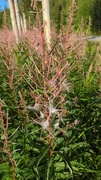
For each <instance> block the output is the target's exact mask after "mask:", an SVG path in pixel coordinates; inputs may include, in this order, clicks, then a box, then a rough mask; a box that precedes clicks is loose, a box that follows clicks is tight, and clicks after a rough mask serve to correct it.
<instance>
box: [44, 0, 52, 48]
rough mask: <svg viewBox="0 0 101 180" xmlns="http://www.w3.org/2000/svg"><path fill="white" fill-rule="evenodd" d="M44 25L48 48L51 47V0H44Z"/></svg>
mask: <svg viewBox="0 0 101 180" xmlns="http://www.w3.org/2000/svg"><path fill="white" fill-rule="evenodd" d="M42 12H43V26H44V34H45V41H46V45H47V48H48V49H49V50H50V49H51V30H50V8H49V0H42Z"/></svg>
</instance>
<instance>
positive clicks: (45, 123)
mask: <svg viewBox="0 0 101 180" xmlns="http://www.w3.org/2000/svg"><path fill="white" fill-rule="evenodd" d="M41 126H42V128H43V129H48V127H49V121H48V120H46V121H42V123H41Z"/></svg>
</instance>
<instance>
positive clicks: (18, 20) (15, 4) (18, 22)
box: [14, 0, 22, 37]
mask: <svg viewBox="0 0 101 180" xmlns="http://www.w3.org/2000/svg"><path fill="white" fill-rule="evenodd" d="M14 7H15V14H16V20H17V25H18V30H19V35H20V37H21V35H22V26H21V14H20V10H19V5H18V0H14Z"/></svg>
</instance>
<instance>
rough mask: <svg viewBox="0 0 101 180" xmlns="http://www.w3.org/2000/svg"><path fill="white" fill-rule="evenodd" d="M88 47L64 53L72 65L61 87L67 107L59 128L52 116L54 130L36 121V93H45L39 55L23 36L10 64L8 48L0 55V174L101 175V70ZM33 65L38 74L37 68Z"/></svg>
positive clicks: (57, 179)
mask: <svg viewBox="0 0 101 180" xmlns="http://www.w3.org/2000/svg"><path fill="white" fill-rule="evenodd" d="M6 53H7V52H6ZM62 53H63V52H61V54H62ZM86 53H87V54H86V55H85V56H84V57H80V58H78V57H77V56H76V53H75V52H72V54H71V57H70V56H69V57H68V58H67V61H68V62H69V63H70V67H71V71H70V72H69V75H68V76H69V77H68V78H69V82H70V83H71V88H70V90H69V92H68V93H67V92H64V93H65V97H66V102H65V110H66V111H67V112H68V113H67V114H66V116H64V117H63V119H62V121H61V122H60V126H59V127H60V129H58V128H57V129H54V128H53V126H54V123H55V122H54V121H56V120H57V116H56V115H54V116H52V118H53V121H52V123H51V124H52V136H51V135H50V134H49V132H48V131H47V129H43V128H42V126H40V123H35V122H36V121H37V122H38V117H40V114H39V112H37V111H35V109H34V110H33V108H32V107H33V106H34V104H35V96H34V95H37V94H40V97H41V96H42V95H43V88H42V87H43V79H42V69H41V63H40V61H39V59H40V56H38V55H37V54H36V53H34V52H33V51H32V50H31V49H30V48H29V47H28V44H27V41H26V42H25V43H24V44H23V43H22V44H19V45H18V46H17V47H16V48H15V49H14V50H13V54H12V59H13V60H15V61H12V66H11V64H10V61H9V60H10V57H9V53H8V54H5V56H4V57H1V58H0V63H1V71H0V107H1V110H2V112H1V115H0V122H1V124H0V137H1V139H0V151H1V152H0V179H1V180H9V179H10V180H13V179H14V175H13V174H14V173H15V174H16V179H18V180H33V179H34V180H66V179H68V180H72V179H74V180H80V179H82V180H85V179H89V177H90V179H91V180H100V177H101V172H100V169H101V135H100V131H101V125H100V124H101V123H100V119H101V115H100V112H101V105H100V104H101V103H100V102H101V97H100V92H99V74H97V73H96V72H95V64H96V60H95V59H94V57H95V56H91V51H90V50H89V48H88V47H87V49H86ZM63 55H64V54H63ZM92 57H93V59H92ZM41 58H42V57H41ZM35 62H36V64H35ZM35 65H37V68H38V70H39V71H38V72H39V74H35V72H36V71H35V70H36V66H35ZM29 69H30V71H29ZM29 72H30V73H29ZM50 76H52V74H51V75H50ZM33 77H34V80H33V79H32V78H33ZM38 78H40V81H39V79H38ZM32 80H33V81H32ZM35 82H37V83H36V85H35ZM40 82H41V86H40ZM32 86H33V88H32ZM34 93H35V94H34ZM33 97H34V98H33ZM42 108H43V107H42ZM2 115H3V116H2ZM77 120H78V121H79V123H78V124H76V121H77ZM7 121H8V124H7ZM3 123H4V127H3ZM5 129H6V133H5V131H4V130H5ZM5 135H6V138H7V142H6V138H5ZM50 137H51V139H50ZM50 142H51V143H50ZM8 150H9V151H8ZM8 152H10V154H9V153H8ZM11 160H13V162H14V169H13V164H12V163H11V162H12V161H11Z"/></svg>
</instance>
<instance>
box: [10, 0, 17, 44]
mask: <svg viewBox="0 0 101 180" xmlns="http://www.w3.org/2000/svg"><path fill="white" fill-rule="evenodd" d="M8 3H9V8H10V15H11V22H12V28H13V32H14V34H15V36H16V41H17V42H19V30H18V26H17V19H16V13H15V7H14V2H13V0H8Z"/></svg>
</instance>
